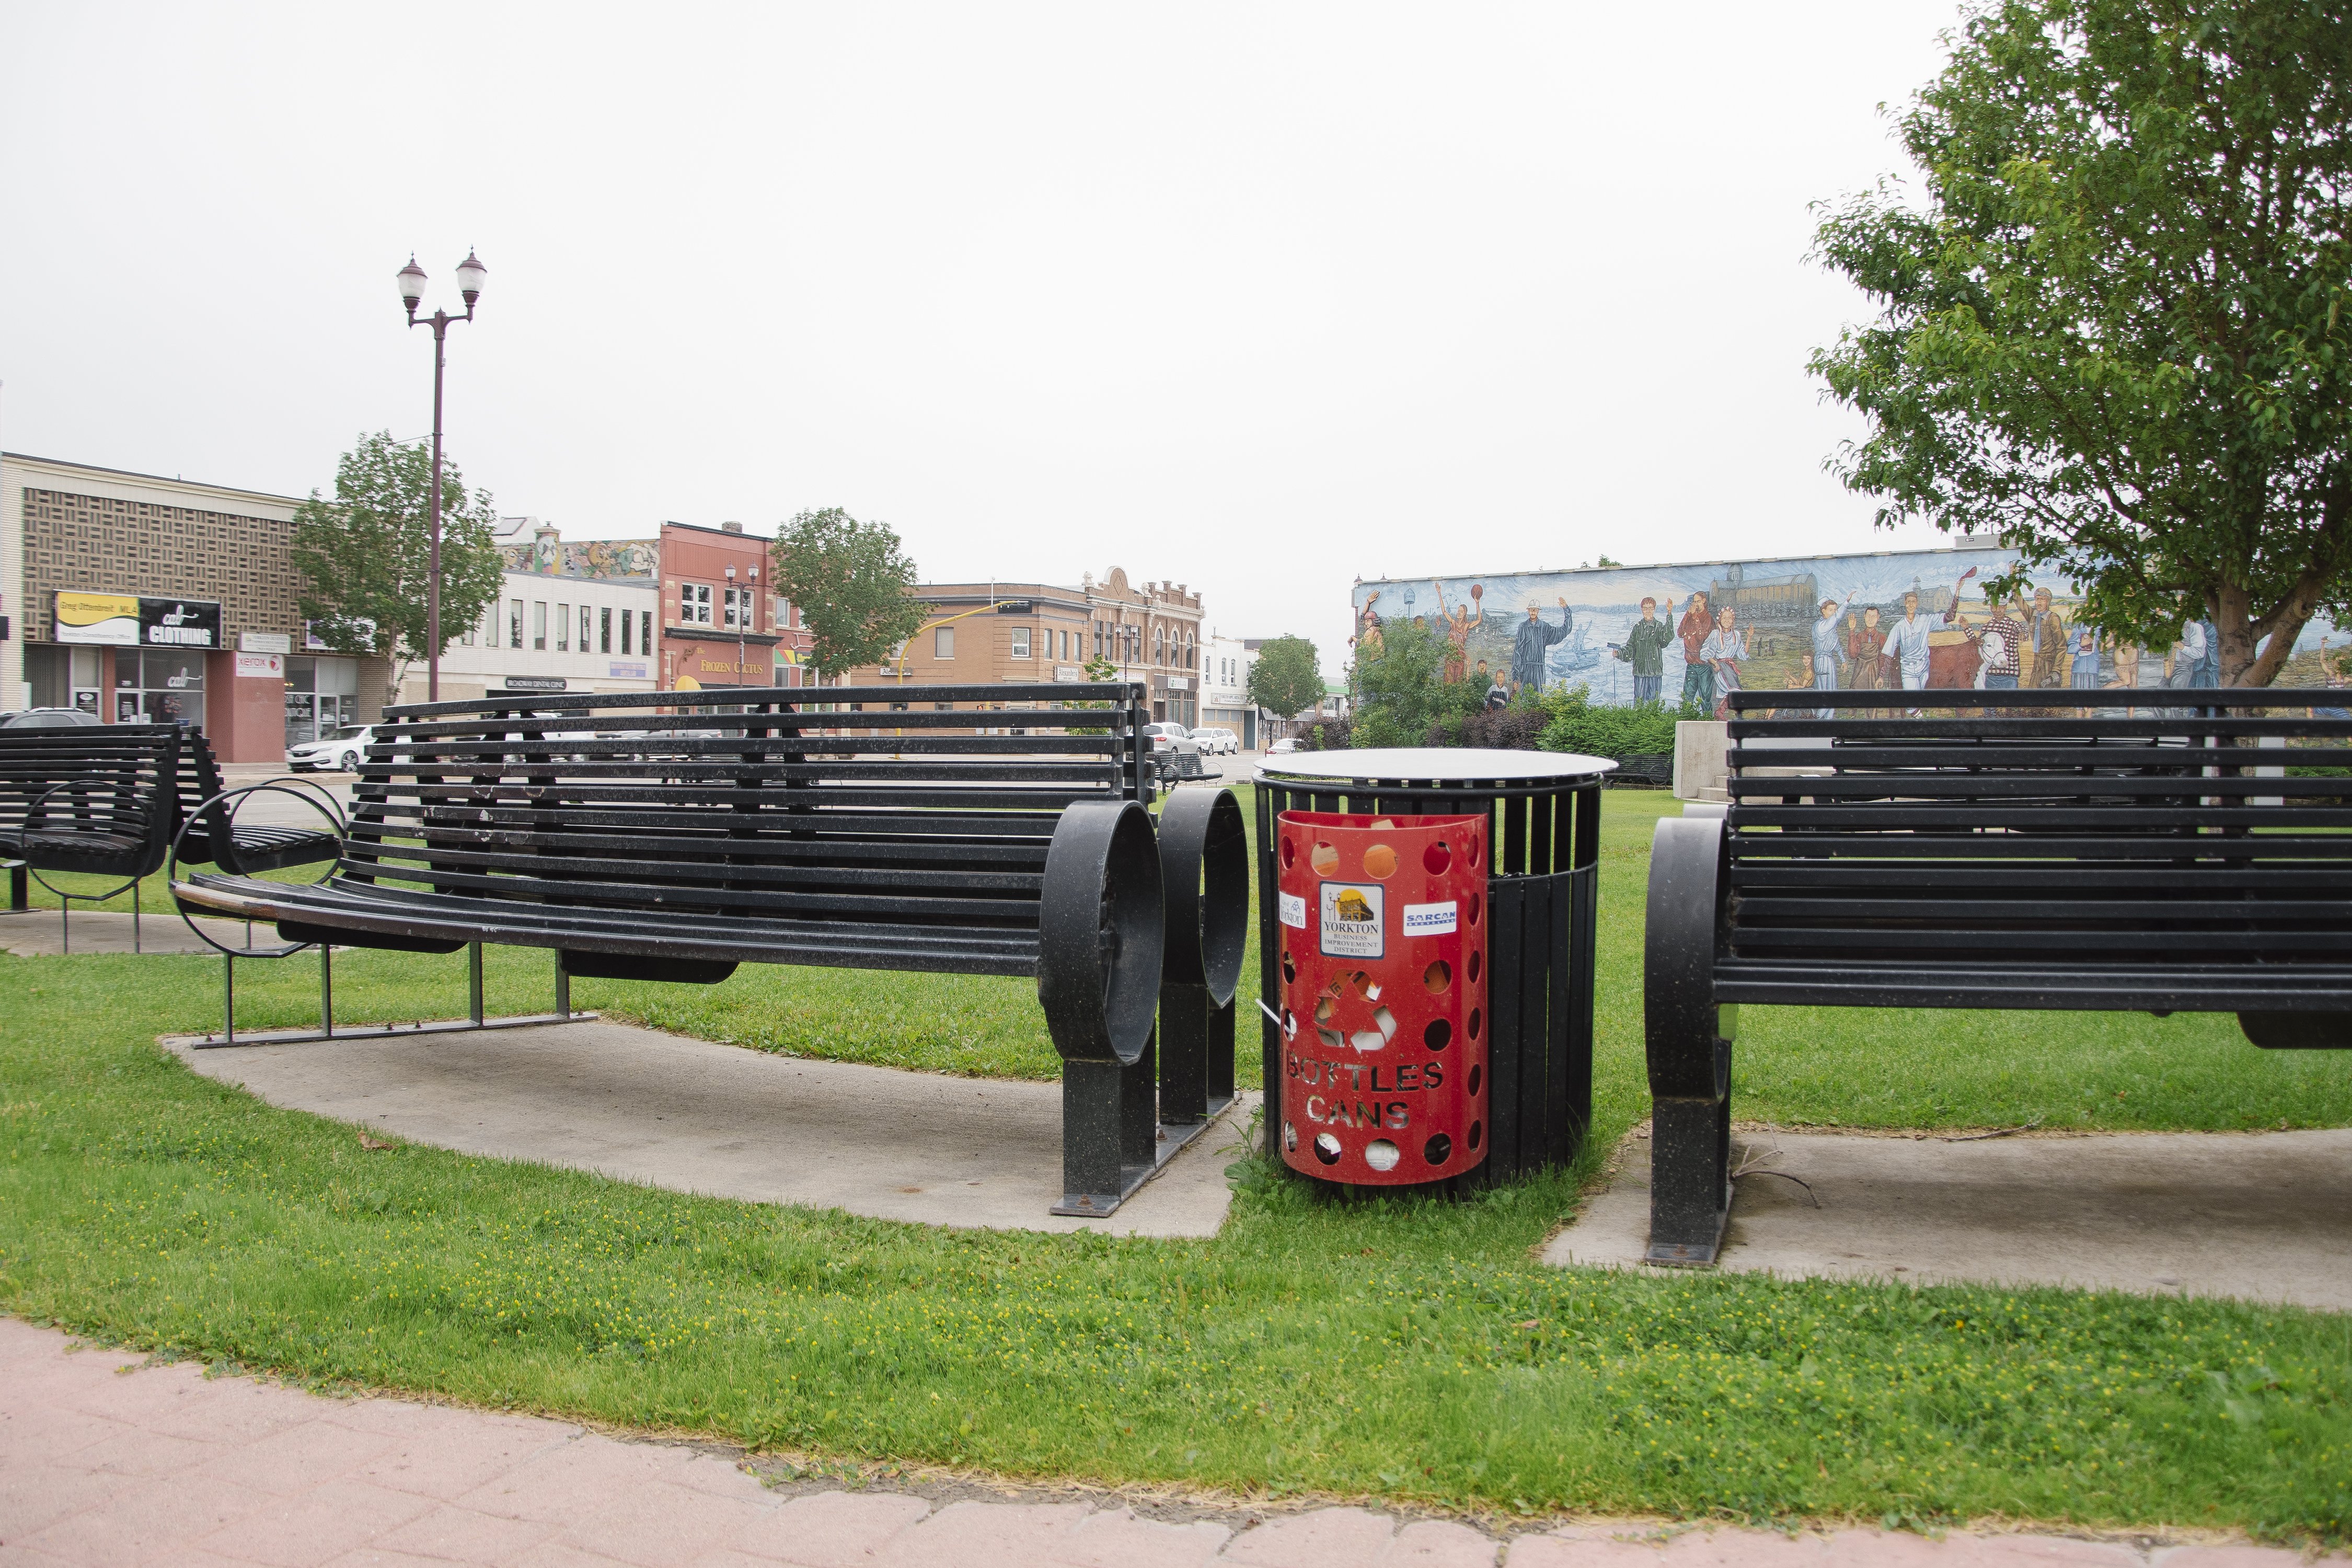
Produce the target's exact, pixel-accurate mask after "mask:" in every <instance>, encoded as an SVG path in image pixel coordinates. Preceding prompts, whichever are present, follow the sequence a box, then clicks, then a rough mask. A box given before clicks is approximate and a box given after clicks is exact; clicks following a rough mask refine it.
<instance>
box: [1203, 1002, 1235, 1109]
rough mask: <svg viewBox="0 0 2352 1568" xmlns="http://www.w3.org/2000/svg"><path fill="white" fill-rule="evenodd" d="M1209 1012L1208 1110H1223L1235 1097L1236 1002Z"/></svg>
mask: <svg viewBox="0 0 2352 1568" xmlns="http://www.w3.org/2000/svg"><path fill="white" fill-rule="evenodd" d="M1235 1000H1236V998H1234V997H1228V998H1227V999H1226V1001H1225V1005H1223V1006H1222V1007H1212V1008H1210V1009H1209V1073H1208V1078H1209V1109H1210V1110H1212V1111H1216V1110H1223V1109H1224V1107H1225V1106H1227V1105H1229V1104H1231V1103H1232V1101H1233V1098H1234V1001H1235Z"/></svg>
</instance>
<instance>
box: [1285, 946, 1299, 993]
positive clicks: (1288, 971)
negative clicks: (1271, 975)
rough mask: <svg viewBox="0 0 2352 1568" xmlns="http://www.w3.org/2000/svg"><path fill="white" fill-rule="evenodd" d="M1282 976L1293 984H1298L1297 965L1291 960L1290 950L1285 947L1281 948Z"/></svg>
mask: <svg viewBox="0 0 2352 1568" xmlns="http://www.w3.org/2000/svg"><path fill="white" fill-rule="evenodd" d="M1282 977H1283V978H1284V979H1285V980H1286V981H1288V982H1290V984H1293V985H1296V984H1298V965H1297V963H1294V962H1292V960H1291V957H1290V950H1289V949H1288V948H1284V949H1283V950H1282Z"/></svg>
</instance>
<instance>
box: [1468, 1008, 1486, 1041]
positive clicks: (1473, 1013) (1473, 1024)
mask: <svg viewBox="0 0 2352 1568" xmlns="http://www.w3.org/2000/svg"><path fill="white" fill-rule="evenodd" d="M1485 1021H1486V1020H1485V1019H1483V1018H1481V1017H1480V1016H1478V1009H1477V1008H1475V1007H1473V1008H1471V1009H1470V1037H1471V1038H1472V1039H1474V1040H1475V1039H1476V1038H1477V1037H1478V1026H1479V1025H1480V1024H1482V1023H1484V1022H1485Z"/></svg>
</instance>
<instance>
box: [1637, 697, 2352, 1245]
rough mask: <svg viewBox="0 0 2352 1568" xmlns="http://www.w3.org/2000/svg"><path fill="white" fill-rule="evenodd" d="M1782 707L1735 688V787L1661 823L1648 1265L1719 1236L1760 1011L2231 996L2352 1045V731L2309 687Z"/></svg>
mask: <svg viewBox="0 0 2352 1568" xmlns="http://www.w3.org/2000/svg"><path fill="white" fill-rule="evenodd" d="M2183 697H2188V698H2189V699H2190V700H2192V701H2193V702H2194V703H2195V706H2194V707H2193V708H2181V707H2178V706H2174V707H2168V708H2167V707H2158V706H2155V705H2153V704H2155V703H2166V702H2169V703H2175V704H2177V703H2179V701H2180V700H2181V699H2182V698H2183ZM2320 700H2322V701H2325V700H2326V699H2325V697H2324V696H2322V697H2321V698H2320ZM1786 701H1787V697H1786V695H1785V694H1784V693H1780V692H1760V691H1759V692H1735V693H1733V694H1732V697H1731V721H1730V725H1729V731H1728V738H1729V742H1730V750H1729V754H1728V758H1727V761H1728V764H1729V774H1730V777H1729V790H1728V793H1729V795H1730V803H1729V805H1727V806H1726V807H1724V808H1722V811H1721V815H1720V816H1697V815H1693V816H1685V817H1683V818H1681V819H1679V820H1676V819H1669V820H1667V821H1664V822H1661V823H1660V824H1659V825H1658V830H1657V837H1656V841H1655V845H1654V849H1653V853H1652V856H1651V860H1650V890H1649V928H1648V932H1647V952H1646V973H1645V976H1644V1000H1645V1010H1646V1016H1645V1029H1646V1035H1647V1043H1648V1055H1649V1075H1650V1090H1651V1093H1652V1095H1653V1097H1654V1121H1653V1128H1652V1137H1651V1150H1652V1153H1651V1160H1652V1185H1651V1214H1650V1248H1649V1258H1650V1260H1651V1261H1653V1262H1657V1263H1707V1262H1712V1261H1713V1260H1714V1258H1715V1255H1716V1251H1717V1247H1718V1246H1719V1245H1720V1241H1721V1237H1722V1232H1723V1226H1724V1222H1725V1219H1726V1217H1727V1215H1728V1212H1729V1207H1730V1201H1731V1167H1730V1163H1729V1162H1730V1139H1731V1046H1732V1039H1733V1037H1734V1036H1735V1034H1736V1032H1737V1019H1738V1007H1739V1005H1740V1004H1742V1003H1758V1004H1772V1005H1792V1004H1793V1005H1811V1006H1843V1007H1937V1008H1958V1007H1973V1008H1986V1007H2029V1008H2065V1009H2084V1010H2092V1011H2105V1012H2150V1013H2155V1014H2157V1015H2158V1016H2162V1015H2164V1014H2168V1013H2175V1012H2214V1013H2235V1014H2237V1015H2238V1016H2239V1019H2240V1021H2241V1024H2242V1027H2243V1029H2244V1031H2245V1034H2246V1036H2247V1037H2248V1038H2249V1039H2251V1040H2252V1042H2253V1043H2254V1044H2256V1045H2258V1046H2263V1047H2285V1048H2294V1047H2306V1048H2340V1047H2352V833H2347V832H2346V831H2345V830H2346V829H2347V828H2352V720H2347V719H2343V718H2334V717H2323V716H2315V713H2314V702H2315V694H2314V693H2312V692H2309V691H2294V690H2242V689H2221V690H2214V689H2205V690H2199V691H2196V692H2194V693H2193V694H2192V693H2188V692H2179V691H2171V690H2163V691H2158V690H2112V691H2105V690H2103V691H2074V690H2067V691H2063V692H2061V691H1975V690H1965V691H1956V690H1918V691H1900V692H1895V691H1871V692H1862V691H1852V692H1819V691H1809V692H1807V693H1806V694H1805V701H1806V704H1807V706H1806V708H1805V710H1802V711H1801V712H1794V711H1788V710H1782V711H1781V712H1780V713H1778V714H1776V715H1774V716H1769V717H1767V716H1759V710H1771V709H1772V708H1773V706H1774V705H1775V704H1779V703H1785V702H1786ZM2054 702H2063V704H2064V706H2063V707H2058V706H2053V703H2054ZM1890 704H1901V705H1902V706H1901V707H1890ZM1824 709H1827V710H1833V711H1834V714H1835V716H1834V717H1832V718H1826V719H1825V718H1822V717H1820V716H1819V710H1824ZM2085 711H2087V712H2088V713H2089V714H2090V715H2091V716H2089V717H2084V716H2082V715H2083V713H2084V712H2085ZM2290 766H2292V767H2294V768H2295V769H2296V770H2297V775H2296V776H2288V775H2287V773H2286V769H2287V768H2288V767H2290ZM2305 770H2309V771H2308V772H2305Z"/></svg>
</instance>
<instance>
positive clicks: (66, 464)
mask: <svg viewBox="0 0 2352 1568" xmlns="http://www.w3.org/2000/svg"><path fill="white" fill-rule="evenodd" d="M0 458H6V459H8V460H9V461H10V462H16V463H40V464H43V465H44V466H46V467H48V468H70V469H73V470H74V471H76V472H78V473H84V474H104V475H106V476H107V477H108V478H109V479H143V480H145V481H146V482H147V483H149V484H156V485H186V486H189V487H191V488H193V489H200V490H213V491H215V492H217V493H218V494H221V495H230V496H251V497H252V498H253V499H254V500H266V501H274V502H276V503H277V504H278V505H279V506H300V505H301V504H302V503H303V501H304V500H308V499H309V498H308V497H305V496H281V495H279V494H278V493H277V492H275V491H273V490H251V489H245V488H244V487H243V486H241V485H218V484H215V483H213V482H212V481H211V480H210V479H181V478H179V477H178V476H176V475H173V474H142V473H141V472H140V471H139V470H138V469H136V468H102V467H100V465H98V464H96V463H77V462H74V461H72V460H71V459H69V458H44V457H40V456H38V455H37V454H35V453H32V452H0Z"/></svg>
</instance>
